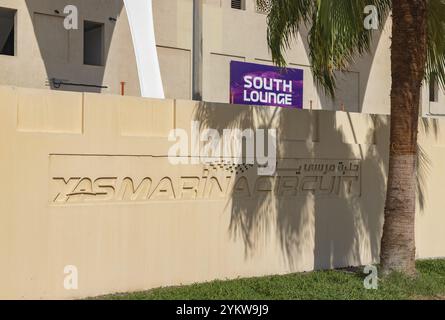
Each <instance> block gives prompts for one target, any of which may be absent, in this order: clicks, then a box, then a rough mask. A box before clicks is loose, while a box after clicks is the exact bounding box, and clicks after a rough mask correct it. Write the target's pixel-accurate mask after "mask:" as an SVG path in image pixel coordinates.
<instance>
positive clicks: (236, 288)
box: [99, 260, 445, 300]
mask: <svg viewBox="0 0 445 320" xmlns="http://www.w3.org/2000/svg"><path fill="white" fill-rule="evenodd" d="M417 270H418V273H419V274H418V276H417V277H416V278H414V279H412V278H407V277H405V276H403V275H401V274H393V275H391V276H390V277H388V278H385V279H384V280H380V281H379V288H378V289H377V290H366V289H365V288H364V285H363V280H364V278H365V277H366V275H365V274H363V272H362V269H355V270H352V271H346V270H332V271H315V272H310V273H298V274H290V275H283V276H268V277H262V278H250V279H237V280H229V281H213V282H209V283H203V284H194V285H189V286H182V287H170V288H159V289H154V290H150V291H146V292H136V293H130V294H116V295H109V296H105V297H99V299H113V300H114V299H116V300H120V299H124V300H164V299H165V300H296V299H297V300H299V299H310V300H312V299H329V300H338V299H340V300H357V299H366V300H369V299H371V300H373V299H379V300H399V299H445V260H427V261H418V262H417Z"/></svg>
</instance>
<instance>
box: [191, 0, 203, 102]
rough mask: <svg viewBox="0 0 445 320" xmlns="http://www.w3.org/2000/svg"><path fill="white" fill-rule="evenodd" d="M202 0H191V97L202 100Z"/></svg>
mask: <svg viewBox="0 0 445 320" xmlns="http://www.w3.org/2000/svg"><path fill="white" fill-rule="evenodd" d="M202 2H203V1H202V0H193V62H192V99H193V100H195V101H202V23H203V22H202V21H203V4H202Z"/></svg>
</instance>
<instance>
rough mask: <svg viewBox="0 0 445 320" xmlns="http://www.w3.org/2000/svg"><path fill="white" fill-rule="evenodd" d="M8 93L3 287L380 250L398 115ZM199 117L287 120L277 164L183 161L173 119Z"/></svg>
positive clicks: (274, 124)
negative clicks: (173, 138) (172, 154)
mask: <svg viewBox="0 0 445 320" xmlns="http://www.w3.org/2000/svg"><path fill="white" fill-rule="evenodd" d="M0 101H1V102H2V103H1V105H0V158H1V159H2V165H1V166H0V176H1V177H2V179H3V181H2V183H1V184H0V197H1V198H0V261H1V263H0V297H1V298H26V299H29V298H77V297H86V296H94V295H99V294H105V293H112V292H122V291H135V290H143V289H149V288H154V287H159V286H169V285H179V284H189V283H194V282H203V281H209V280H214V279H227V278H237V277H252V276H261V275H270V274H283V273H289V272H297V271H309V270H313V269H319V268H332V267H344V266H351V265H364V264H368V263H371V262H376V261H377V259H378V252H379V242H380V236H381V228H382V212H383V207H384V198H385V180H386V175H387V150H388V146H387V141H388V134H389V130H388V120H389V119H388V117H387V116H373V115H364V114H356V113H344V112H336V113H333V112H329V111H312V112H310V111H307V110H306V111H298V110H287V109H274V108H258V107H246V106H235V105H224V104H208V103H206V104H197V103H194V102H190V101H185V100H176V101H175V100H150V99H142V98H135V97H120V96H113V95H97V94H91V93H85V94H82V93H63V92H50V91H46V90H36V89H22V88H13V87H0ZM191 120H199V121H200V122H201V126H202V127H201V129H205V128H213V129H218V130H220V132H221V130H222V129H226V128H253V129H254V128H280V131H279V132H278V170H277V174H276V175H275V176H273V177H260V176H258V175H257V171H256V167H251V168H249V167H244V166H242V167H239V168H237V167H233V166H232V165H230V163H225V164H221V163H212V164H207V165H204V164H188V165H185V164H184V165H172V164H170V163H169V161H168V159H167V154H168V150H169V148H170V146H171V145H172V142H169V141H168V139H167V137H168V134H169V131H170V130H171V129H173V128H182V129H185V130H187V131H190V130H191V129H190V125H191V123H190V122H191ZM428 123H429V126H427V128H430V133H429V134H425V133H424V132H422V133H421V137H420V143H421V146H422V147H423V148H424V150H425V151H426V152H427V155H428V158H429V162H430V164H429V167H428V170H426V171H422V173H423V176H422V175H421V177H423V180H421V181H423V183H422V184H421V187H422V190H423V191H424V192H425V194H426V199H427V201H426V202H425V207H424V210H423V211H420V209H419V214H418V220H417V256H418V257H419V258H426V257H438V256H445V249H444V247H443V245H442V244H443V243H444V241H445V233H444V232H443V230H442V225H443V224H444V222H445V215H443V210H442V209H443V207H444V200H443V186H442V183H441V179H442V177H443V176H444V174H445V173H444V172H442V171H443V169H442V168H443V165H442V164H443V162H444V160H445V152H444V148H443V145H444V143H443V140H444V139H445V138H444V135H443V133H442V132H441V131H437V130H433V129H434V128H439V127H441V126H443V121H442V120H437V121H436V122H433V121H432V120H430V121H429V122H428ZM435 132H437V134H436V135H435ZM224 160H227V161H229V160H231V159H224ZM314 165H317V167H315V166H314ZM320 168H322V169H320ZM425 174H427V175H426V176H425ZM67 265H74V266H76V267H77V268H78V279H79V288H78V290H71V291H70V290H65V289H64V286H63V283H64V277H65V274H64V268H65V266H67Z"/></svg>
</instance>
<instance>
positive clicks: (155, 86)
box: [124, 0, 165, 99]
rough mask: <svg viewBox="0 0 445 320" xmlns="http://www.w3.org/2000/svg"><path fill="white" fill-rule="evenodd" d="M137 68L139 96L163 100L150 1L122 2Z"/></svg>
mask: <svg viewBox="0 0 445 320" xmlns="http://www.w3.org/2000/svg"><path fill="white" fill-rule="evenodd" d="M124 4H125V8H126V10H127V15H128V21H129V23H130V30H131V35H132V38H133V46H134V51H135V56H136V62H137V67H138V74H139V82H140V86H141V96H142V97H147V98H160V99H163V98H165V96H164V88H163V86H162V79H161V71H160V68H159V61H158V54H157V51H156V39H155V32H154V25H153V9H152V0H144V1H142V0H124Z"/></svg>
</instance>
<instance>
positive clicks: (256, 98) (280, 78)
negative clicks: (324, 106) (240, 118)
mask: <svg viewBox="0 0 445 320" xmlns="http://www.w3.org/2000/svg"><path fill="white" fill-rule="evenodd" d="M230 103H233V104H247V105H260V106H276V107H285V108H299V109H303V70H301V69H291V68H286V69H280V68H277V67H273V66H265V65H261V64H255V63H246V62H239V61H232V62H230Z"/></svg>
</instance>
